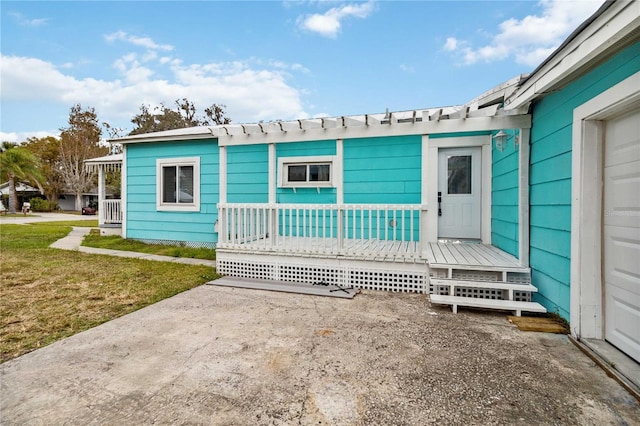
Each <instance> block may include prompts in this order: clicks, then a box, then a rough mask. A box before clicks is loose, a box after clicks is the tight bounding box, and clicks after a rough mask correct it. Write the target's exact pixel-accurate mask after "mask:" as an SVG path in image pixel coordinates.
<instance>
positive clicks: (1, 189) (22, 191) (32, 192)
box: [0, 182, 41, 211]
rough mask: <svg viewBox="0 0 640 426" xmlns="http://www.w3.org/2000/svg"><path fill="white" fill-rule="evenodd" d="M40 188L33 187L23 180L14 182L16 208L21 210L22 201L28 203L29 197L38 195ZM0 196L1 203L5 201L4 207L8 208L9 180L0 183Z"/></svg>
mask: <svg viewBox="0 0 640 426" xmlns="http://www.w3.org/2000/svg"><path fill="white" fill-rule="evenodd" d="M40 196H41V194H40V190H39V189H38V188H34V187H33V186H31V185H27V184H26V183H24V182H16V197H17V199H18V205H17V206H16V209H17V210H18V211H21V210H22V203H28V202H29V200H30V199H32V198H34V197H40ZM0 198H1V199H2V201H3V203H6V208H7V209H8V208H9V182H5V183H3V184H0Z"/></svg>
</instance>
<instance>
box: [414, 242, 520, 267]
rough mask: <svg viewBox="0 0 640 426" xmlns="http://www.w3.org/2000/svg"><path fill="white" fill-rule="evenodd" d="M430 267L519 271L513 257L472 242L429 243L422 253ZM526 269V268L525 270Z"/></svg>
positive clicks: (516, 260) (517, 262) (515, 259)
mask: <svg viewBox="0 0 640 426" xmlns="http://www.w3.org/2000/svg"><path fill="white" fill-rule="evenodd" d="M423 256H425V257H426V260H427V263H429V265H430V266H432V267H440V268H452V267H454V268H459V269H477V268H479V267H482V269H486V270H492V269H495V270H521V269H523V267H522V266H521V265H520V261H519V260H518V258H516V257H515V256H512V255H510V254H509V253H507V252H504V251H502V250H500V249H499V248H497V247H495V246H492V245H490V244H480V243H473V242H438V243H429V244H428V246H427V247H426V248H425V250H424V252H423ZM525 269H526V268H525Z"/></svg>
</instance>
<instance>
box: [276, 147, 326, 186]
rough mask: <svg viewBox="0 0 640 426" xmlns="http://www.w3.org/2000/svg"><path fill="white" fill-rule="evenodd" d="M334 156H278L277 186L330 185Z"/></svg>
mask: <svg viewBox="0 0 640 426" xmlns="http://www.w3.org/2000/svg"><path fill="white" fill-rule="evenodd" d="M334 158H335V157H334V156H332V155H324V156H316V157H281V158H279V168H278V170H279V173H280V179H279V183H280V185H279V186H281V187H285V188H296V187H312V188H315V187H332V186H333V162H334Z"/></svg>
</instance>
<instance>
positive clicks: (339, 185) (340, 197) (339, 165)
mask: <svg viewBox="0 0 640 426" xmlns="http://www.w3.org/2000/svg"><path fill="white" fill-rule="evenodd" d="M334 169H335V170H334V174H333V178H334V179H335V185H336V204H344V143H343V141H342V139H336V164H335V166H334Z"/></svg>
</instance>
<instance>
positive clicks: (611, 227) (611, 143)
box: [602, 109, 640, 361]
mask: <svg viewBox="0 0 640 426" xmlns="http://www.w3.org/2000/svg"><path fill="white" fill-rule="evenodd" d="M605 129H606V130H605V142H604V146H605V148H604V153H605V157H604V164H605V167H604V170H603V175H604V176H603V177H604V194H603V201H604V203H603V218H602V221H603V228H602V229H603V247H602V249H603V272H604V274H603V275H604V277H603V278H604V300H605V307H604V310H605V338H606V339H607V340H608V341H609V342H611V343H612V344H613V345H615V346H617V347H618V348H619V349H621V350H622V351H623V352H625V353H626V354H628V355H629V356H631V357H632V358H634V359H635V360H637V361H640V110H637V109H636V110H635V111H633V112H631V113H629V114H627V115H625V116H624V117H621V118H617V119H614V120H610V121H608V122H607V123H606V125H605Z"/></svg>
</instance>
